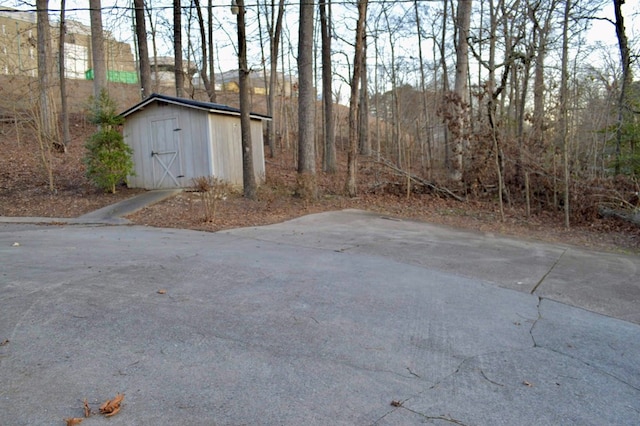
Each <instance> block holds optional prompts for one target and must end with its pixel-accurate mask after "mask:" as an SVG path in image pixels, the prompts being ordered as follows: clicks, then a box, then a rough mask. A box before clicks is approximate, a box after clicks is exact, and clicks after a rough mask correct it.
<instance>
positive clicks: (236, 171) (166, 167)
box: [121, 93, 271, 189]
mask: <svg viewBox="0 0 640 426" xmlns="http://www.w3.org/2000/svg"><path fill="white" fill-rule="evenodd" d="M121 115H122V116H123V117H125V124H124V141H125V142H126V143H127V144H128V145H129V146H130V147H131V148H132V149H133V162H134V171H135V176H130V177H129V179H128V185H129V186H130V187H132V188H145V189H160V188H183V187H189V186H192V185H193V181H192V179H193V178H197V177H201V176H214V177H217V178H220V179H223V180H225V181H227V182H230V183H231V184H233V185H242V139H241V131H240V110H239V109H237V108H232V107H229V106H226V105H219V104H214V103H209V102H200V101H194V100H191V99H183V98H175V97H171V96H166V95H159V94H156V93H154V94H152V95H151V96H150V97H148V98H147V99H145V100H143V101H142V102H140V103H138V104H137V105H135V106H133V107H131V108H129V109H128V110H126V111H125V112H123V113H122V114H121ZM270 119H271V118H270V117H268V116H265V115H261V114H254V113H251V142H252V148H253V167H254V171H255V176H256V179H257V180H258V182H260V183H261V182H264V178H265V167H264V145H263V140H262V138H263V136H262V123H263V121H265V120H270Z"/></svg>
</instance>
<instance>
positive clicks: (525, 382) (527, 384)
mask: <svg viewBox="0 0 640 426" xmlns="http://www.w3.org/2000/svg"><path fill="white" fill-rule="evenodd" d="M522 384H523V385H525V386H529V387H530V388H531V387H533V384H531V383H529V382H527V381H526V380H525V381H524V382H522Z"/></svg>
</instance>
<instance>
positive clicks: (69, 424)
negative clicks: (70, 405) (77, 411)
mask: <svg viewBox="0 0 640 426" xmlns="http://www.w3.org/2000/svg"><path fill="white" fill-rule="evenodd" d="M83 420H84V419H83V418H82V417H72V418H69V419H64V421H65V422H67V426H75V425H79V424H80V423H82V421H83Z"/></svg>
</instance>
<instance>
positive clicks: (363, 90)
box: [358, 34, 371, 155]
mask: <svg viewBox="0 0 640 426" xmlns="http://www.w3.org/2000/svg"><path fill="white" fill-rule="evenodd" d="M361 72H362V74H361V76H360V105H359V107H358V123H359V124H358V147H359V148H360V154H362V155H371V140H370V139H369V90H368V85H369V81H368V79H367V43H366V34H365V42H364V43H363V46H362V68H361Z"/></svg>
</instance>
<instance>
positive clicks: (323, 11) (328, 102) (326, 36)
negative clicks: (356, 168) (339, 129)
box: [319, 0, 338, 173]
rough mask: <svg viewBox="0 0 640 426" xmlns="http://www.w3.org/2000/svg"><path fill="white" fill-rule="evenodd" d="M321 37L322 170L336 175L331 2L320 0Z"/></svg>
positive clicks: (329, 0)
mask: <svg viewBox="0 0 640 426" xmlns="http://www.w3.org/2000/svg"><path fill="white" fill-rule="evenodd" d="M319 6H320V35H321V39H322V107H323V111H324V132H323V133H324V135H323V136H324V150H323V157H322V170H323V171H324V172H325V173H335V172H336V171H337V170H338V165H337V158H336V130H335V120H334V117H333V84H332V83H333V67H332V65H331V18H330V17H331V0H320V4H319Z"/></svg>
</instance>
